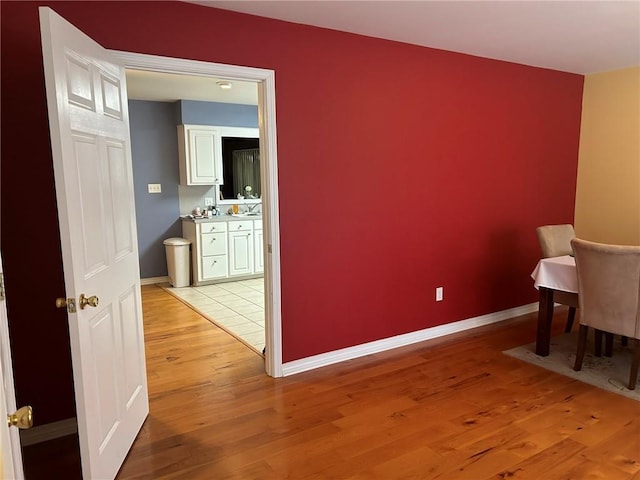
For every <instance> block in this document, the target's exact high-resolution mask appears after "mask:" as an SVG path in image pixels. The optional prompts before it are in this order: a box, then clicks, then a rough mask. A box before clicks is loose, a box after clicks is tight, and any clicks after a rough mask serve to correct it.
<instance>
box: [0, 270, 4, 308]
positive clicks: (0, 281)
mask: <svg viewBox="0 0 640 480" xmlns="http://www.w3.org/2000/svg"><path fill="white" fill-rule="evenodd" d="M4 296H5V295H4V273H0V301H2V300H4Z"/></svg>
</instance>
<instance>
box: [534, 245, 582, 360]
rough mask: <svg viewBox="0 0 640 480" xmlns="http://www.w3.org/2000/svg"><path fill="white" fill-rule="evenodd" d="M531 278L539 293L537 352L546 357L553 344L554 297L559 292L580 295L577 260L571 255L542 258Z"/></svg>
mask: <svg viewBox="0 0 640 480" xmlns="http://www.w3.org/2000/svg"><path fill="white" fill-rule="evenodd" d="M531 278H533V281H534V283H533V284H534V286H535V287H536V288H537V289H538V292H539V304H538V324H537V330H536V349H535V351H536V354H537V355H540V356H542V357H546V356H547V355H549V346H550V344H551V322H552V320H553V306H554V301H553V295H554V293H555V292H557V291H564V292H571V293H578V275H577V273H576V262H575V259H574V258H573V256H571V255H562V256H560V257H550V258H542V259H540V261H539V262H538V264H537V265H536V268H535V269H534V270H533V272H532V273H531Z"/></svg>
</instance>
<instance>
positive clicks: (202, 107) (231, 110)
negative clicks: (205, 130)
mask: <svg viewBox="0 0 640 480" xmlns="http://www.w3.org/2000/svg"><path fill="white" fill-rule="evenodd" d="M178 117H179V119H180V123H183V124H185V125H220V126H225V127H251V128H258V107H257V106H255V105H237V104H234V103H218V102H198V101H194V100H180V101H178Z"/></svg>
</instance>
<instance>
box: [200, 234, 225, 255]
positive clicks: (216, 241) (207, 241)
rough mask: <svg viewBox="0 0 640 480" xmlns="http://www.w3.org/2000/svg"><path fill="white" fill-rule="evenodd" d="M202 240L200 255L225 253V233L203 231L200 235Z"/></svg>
mask: <svg viewBox="0 0 640 480" xmlns="http://www.w3.org/2000/svg"><path fill="white" fill-rule="evenodd" d="M200 239H201V240H202V256H203V257H207V256H209V255H225V254H226V253H227V234H226V233H224V232H223V233H204V234H202V235H200Z"/></svg>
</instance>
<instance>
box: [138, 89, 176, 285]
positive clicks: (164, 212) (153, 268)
mask: <svg viewBox="0 0 640 480" xmlns="http://www.w3.org/2000/svg"><path fill="white" fill-rule="evenodd" d="M129 119H130V128H131V156H132V161H133V185H134V193H135V200H136V223H137V227H138V252H139V255H140V278H152V277H164V276H166V275H167V262H166V257H165V252H164V245H163V243H162V242H163V240H164V239H166V238H169V237H180V236H182V225H181V223H180V210H179V199H178V184H179V183H180V178H179V171H178V137H177V133H176V124H177V106H176V104H175V103H164V102H146V101H140V100H130V101H129ZM149 183H159V184H161V186H162V192H161V193H148V188H147V185H148V184H149Z"/></svg>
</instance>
